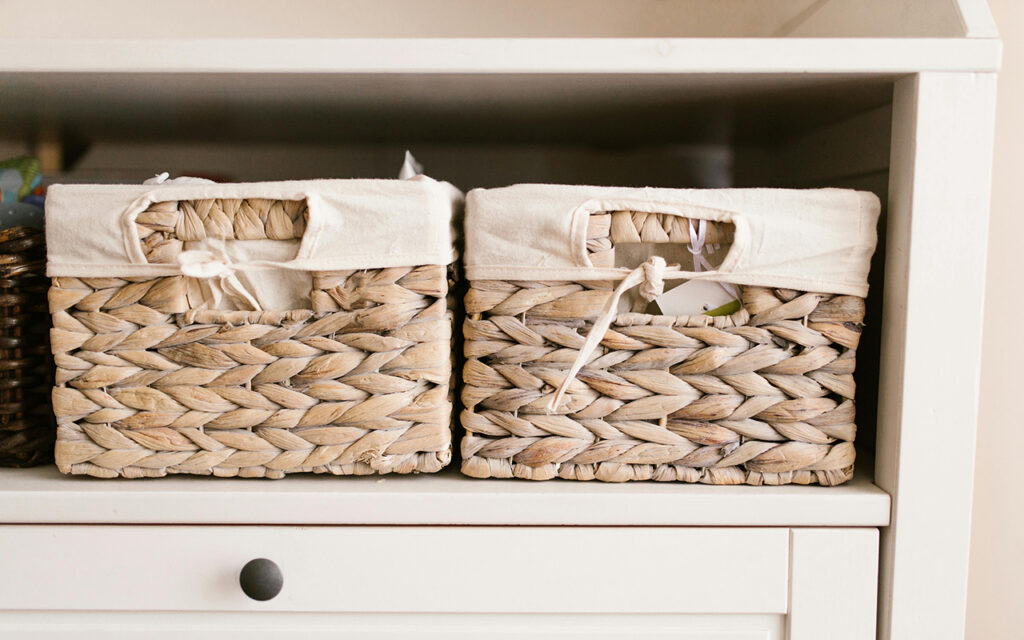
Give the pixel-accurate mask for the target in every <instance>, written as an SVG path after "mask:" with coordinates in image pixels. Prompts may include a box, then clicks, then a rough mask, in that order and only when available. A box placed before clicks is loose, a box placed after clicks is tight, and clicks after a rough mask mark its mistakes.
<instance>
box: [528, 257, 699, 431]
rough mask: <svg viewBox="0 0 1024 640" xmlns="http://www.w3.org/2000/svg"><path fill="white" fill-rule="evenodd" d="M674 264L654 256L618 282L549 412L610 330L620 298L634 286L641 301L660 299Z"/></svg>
mask: <svg viewBox="0 0 1024 640" xmlns="http://www.w3.org/2000/svg"><path fill="white" fill-rule="evenodd" d="M678 269H679V267H678V266H677V265H673V266H672V267H668V266H666V264H665V259H664V258H662V257H661V256H653V257H651V258H649V259H648V260H647V262H644V263H643V264H642V265H640V266H639V267H637V268H636V269H633V271H631V272H630V273H629V275H627V276H626V277H625V279H623V281H622V282H620V283H619V286H618V287H616V288H615V292H614V293H612V295H611V296H610V297H609V298H608V301H607V302H606V303H605V305H604V307H603V308H602V310H601V315H600V316H599V317H598V319H597V321H595V322H594V326H593V327H591V329H590V333H589V334H587V340H586V342H584V343H583V346H582V347H581V348H580V350H579V353H578V354H577V355H576V361H575V362H573V364H572V368H571V369H569V373H568V374H567V375H566V376H565V379H564V380H562V384H561V385H559V386H558V391H557V392H556V393H555V395H554V397H552V399H551V401H550V402H549V403H548V407H547V409H548V411H549V412H551V411H555V409H556V408H557V407H558V404H559V403H560V402H561V401H562V397H563V396H564V395H565V392H566V390H567V389H568V388H569V385H570V384H572V381H573V380H575V379H576V375H577V374H579V372H580V370H581V369H582V368H583V365H585V364H586V363H587V361H588V360H590V356H591V355H592V354H593V353H594V350H595V349H597V346H598V345H599V344H601V341H602V340H604V337H605V335H606V334H607V333H608V328H609V327H611V325H612V321H614V320H615V317H616V316H617V315H618V308H619V300H620V299H622V296H623V294H625V293H626V292H627V291H629V290H630V289H632V288H633V287H636V286H639V287H640V291H639V293H640V296H641V297H643V299H644V300H647V301H651V300H654V299H655V298H657V297H658V296H660V295H661V294H662V293H664V291H665V272H666V271H667V270H678Z"/></svg>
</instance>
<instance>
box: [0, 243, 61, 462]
mask: <svg viewBox="0 0 1024 640" xmlns="http://www.w3.org/2000/svg"><path fill="white" fill-rule="evenodd" d="M48 287H49V279H48V278H47V277H46V243H45V237H44V235H43V232H42V231H41V230H39V229H33V228H30V227H14V228H11V229H4V230H2V231H0V466H6V467H27V466H30V465H34V464H41V463H44V462H50V461H52V460H53V441H54V437H55V434H56V425H55V422H54V418H53V410H52V409H51V406H50V389H51V387H52V386H53V376H52V373H51V371H52V369H51V365H50V345H49V343H50V341H49V325H50V323H49V309H48V308H47V304H46V291H47V288H48Z"/></svg>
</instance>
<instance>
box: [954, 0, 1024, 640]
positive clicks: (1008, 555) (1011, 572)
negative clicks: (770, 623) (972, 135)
mask: <svg viewBox="0 0 1024 640" xmlns="http://www.w3.org/2000/svg"><path fill="white" fill-rule="evenodd" d="M989 5H990V7H991V8H992V13H993V14H994V15H995V18H996V22H997V23H998V24H999V31H1000V34H1001V35H1002V38H1003V42H1004V47H1005V49H1004V54H1003V56H1004V57H1003V70H1002V72H1001V73H1000V77H999V106H998V115H997V116H996V147H995V148H996V151H995V171H994V179H993V185H992V221H991V228H990V232H989V245H988V247H989V248H988V285H987V289H986V303H985V337H984V342H983V347H982V372H981V407H980V411H979V426H978V452H977V458H976V460H977V462H976V464H977V471H976V474H975V485H974V524H973V532H972V542H971V567H970V582H969V586H968V589H969V591H968V598H967V634H966V637H967V638H968V639H970V640H975V639H982V638H984V639H986V640H988V639H989V638H992V639H995V638H999V639H1002V638H1008V639H1009V638H1024V478H1022V476H1021V474H1020V473H1019V472H1020V471H1022V470H1024V459H1022V458H1021V457H1019V454H1020V453H1021V452H1024V388H1022V386H1021V383H1022V382H1024V369H1022V365H1024V336H1022V334H1021V333H1020V323H1021V319H1022V316H1024V299H1022V295H1021V294H1022V293H1024V280H1022V278H1024V246H1022V239H1024V191H1022V189H1021V186H1022V183H1024V156H1022V153H1024V151H1022V150H1024V0H989ZM951 299H955V295H954V296H952V298H951ZM947 317H948V316H947ZM950 374H951V375H956V372H950ZM936 463H937V464H938V465H940V468H942V469H943V471H945V472H947V473H951V474H952V476H951V477H949V478H948V479H945V480H944V479H941V478H936V481H937V482H940V483H941V482H943V481H946V482H956V480H957V478H956V467H955V465H956V461H955V460H949V461H936ZM1018 465H1021V466H1018ZM936 488H937V489H939V490H941V489H940V488H939V487H936ZM936 535H941V532H936ZM935 561H936V562H942V559H941V558H936V559H935Z"/></svg>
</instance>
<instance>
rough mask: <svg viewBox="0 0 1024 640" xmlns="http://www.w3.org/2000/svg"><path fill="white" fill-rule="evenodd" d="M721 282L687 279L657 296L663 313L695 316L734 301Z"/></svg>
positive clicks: (657, 301) (657, 303)
mask: <svg viewBox="0 0 1024 640" xmlns="http://www.w3.org/2000/svg"><path fill="white" fill-rule="evenodd" d="M735 300H736V299H735V298H734V297H733V296H731V295H730V294H729V293H728V292H727V291H726V290H725V289H724V288H723V287H722V286H721V285H720V284H718V283H716V282H711V281H710V280H687V281H686V282H684V283H683V284H681V285H679V286H678V287H676V288H675V289H672V290H670V291H666V292H665V293H664V294H662V295H661V296H660V297H658V298H655V300H654V303H655V304H656V305H658V309H659V310H661V313H662V315H666V316H693V315H700V314H702V313H707V312H708V311H712V310H714V309H718V308H719V307H722V306H724V305H727V304H729V303H730V302H734V301H735Z"/></svg>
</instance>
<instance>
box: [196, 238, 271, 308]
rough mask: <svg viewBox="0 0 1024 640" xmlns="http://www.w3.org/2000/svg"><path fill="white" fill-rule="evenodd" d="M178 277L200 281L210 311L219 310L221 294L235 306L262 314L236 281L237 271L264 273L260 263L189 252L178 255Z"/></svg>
mask: <svg viewBox="0 0 1024 640" xmlns="http://www.w3.org/2000/svg"><path fill="white" fill-rule="evenodd" d="M178 266H179V267H180V268H181V274H182V275H183V276H188V277H189V278H197V279H199V280H202V281H204V283H205V284H206V285H207V287H208V289H209V294H210V297H211V298H212V299H213V307H214V308H217V307H219V306H220V302H221V299H222V298H223V295H224V294H227V296H228V297H229V298H230V299H231V300H232V302H234V303H235V304H236V305H237V306H239V307H243V306H248V307H249V309H250V310H251V311H262V308H261V307H260V303H259V302H257V300H256V298H255V297H254V296H253V295H252V294H251V293H249V291H248V290H247V289H246V288H245V286H243V285H242V283H241V281H239V279H238V276H236V275H235V271H237V270H246V269H250V268H251V269H265V268H267V267H268V266H270V265H264V264H262V263H255V262H253V263H233V262H231V258H229V257H228V255H227V253H225V252H224V251H206V250H192V251H182V252H181V253H180V254H178Z"/></svg>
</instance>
